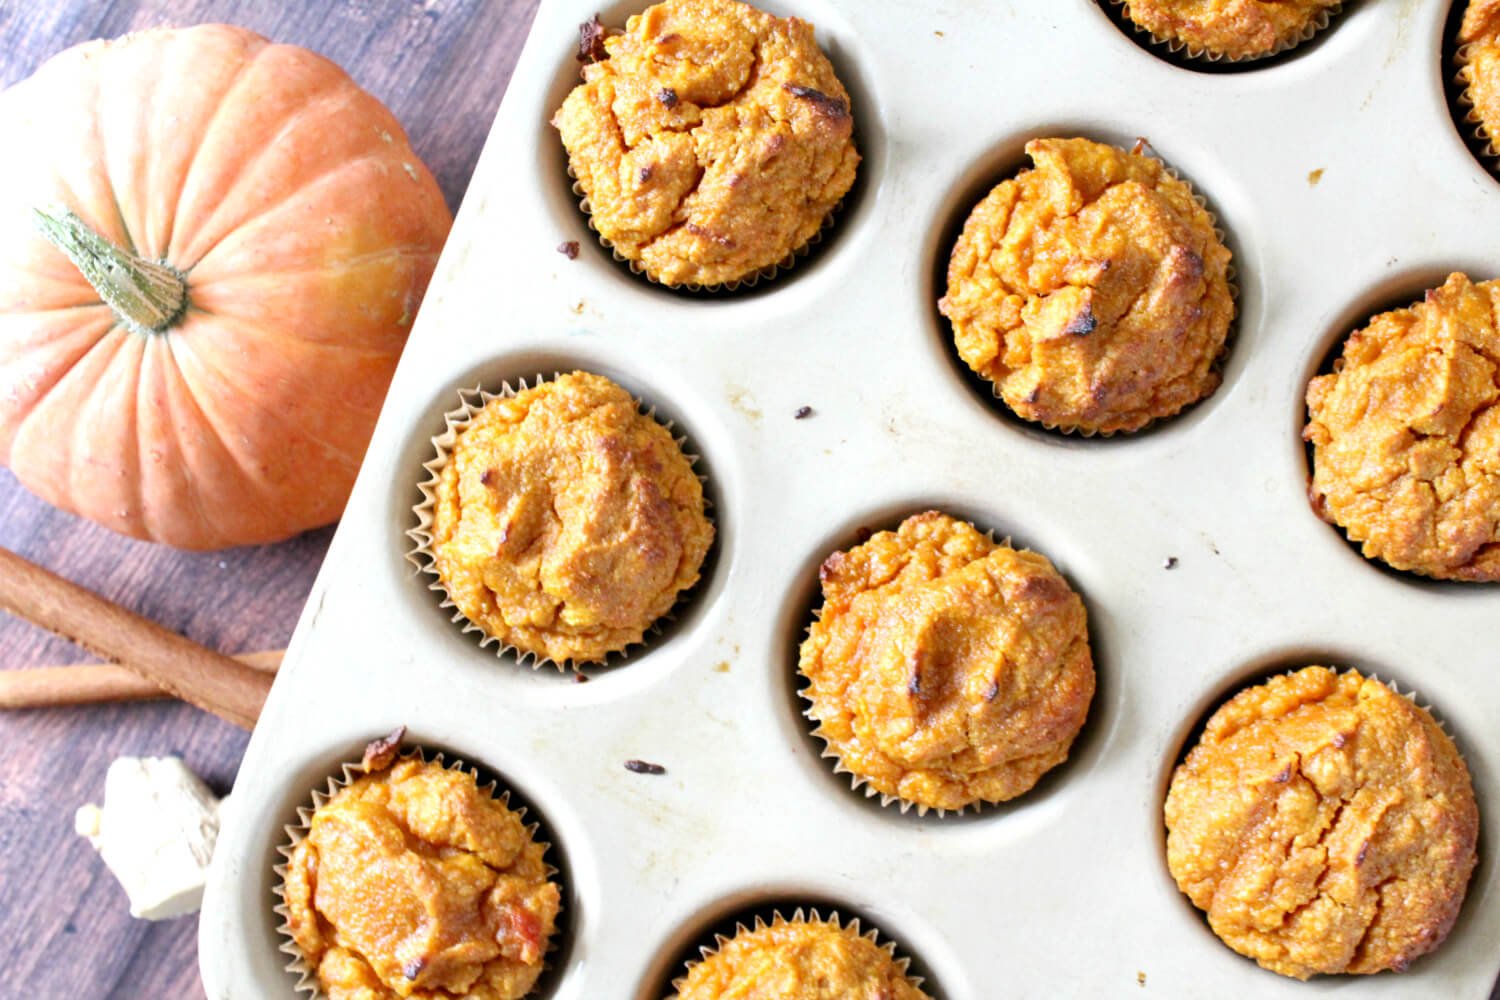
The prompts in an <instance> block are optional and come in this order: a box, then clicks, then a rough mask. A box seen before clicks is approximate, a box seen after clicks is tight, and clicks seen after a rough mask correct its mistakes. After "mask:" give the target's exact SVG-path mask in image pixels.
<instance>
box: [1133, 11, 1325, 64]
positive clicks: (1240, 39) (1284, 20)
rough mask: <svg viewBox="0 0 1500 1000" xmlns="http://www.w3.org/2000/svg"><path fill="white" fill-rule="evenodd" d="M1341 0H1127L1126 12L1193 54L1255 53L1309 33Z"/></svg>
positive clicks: (1254, 56) (1271, 50)
mask: <svg viewBox="0 0 1500 1000" xmlns="http://www.w3.org/2000/svg"><path fill="white" fill-rule="evenodd" d="M1342 3H1343V0H1127V2H1126V4H1125V16H1126V17H1127V18H1129V19H1130V20H1131V21H1133V22H1135V23H1136V24H1137V25H1139V26H1140V27H1142V28H1144V29H1145V30H1146V31H1149V32H1150V33H1151V34H1152V35H1153V36H1154V37H1155V38H1156V39H1157V40H1158V41H1161V42H1166V43H1167V44H1169V45H1170V44H1174V43H1176V44H1180V45H1185V46H1186V47H1187V50H1188V54H1189V55H1191V56H1194V57H1196V56H1199V55H1208V56H1210V57H1215V58H1224V59H1230V60H1240V59H1258V58H1260V57H1261V56H1268V55H1272V54H1274V53H1277V52H1280V51H1282V50H1284V49H1286V48H1289V47H1290V46H1292V45H1295V44H1296V43H1297V42H1299V41H1302V40H1303V39H1306V38H1308V37H1310V36H1311V35H1312V34H1313V33H1314V32H1316V31H1318V30H1319V29H1321V28H1323V27H1325V26H1326V25H1327V24H1328V18H1329V17H1330V16H1331V15H1332V14H1333V12H1334V11H1335V10H1336V9H1337V8H1338V7H1339V6H1341V5H1342Z"/></svg>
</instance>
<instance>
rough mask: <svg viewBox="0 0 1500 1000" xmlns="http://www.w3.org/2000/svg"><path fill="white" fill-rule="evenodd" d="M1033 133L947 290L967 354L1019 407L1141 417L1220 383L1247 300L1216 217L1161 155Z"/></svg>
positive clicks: (1109, 420)
mask: <svg viewBox="0 0 1500 1000" xmlns="http://www.w3.org/2000/svg"><path fill="white" fill-rule="evenodd" d="M1141 146H1142V144H1137V149H1136V150H1135V151H1131V152H1127V151H1125V150H1123V149H1118V148H1116V147H1114V146H1107V145H1104V144H1102V143H1097V142H1091V141H1090V140H1088V139H1033V140H1032V141H1031V142H1029V143H1027V144H1026V155H1027V156H1029V157H1030V158H1031V160H1032V162H1033V164H1034V166H1033V167H1032V168H1031V169H1028V170H1024V171H1022V172H1021V173H1020V174H1018V175H1017V176H1016V177H1014V178H1012V179H1010V180H1006V181H1003V182H1001V183H1000V184H998V185H997V186H996V187H995V188H994V190H992V191H991V192H990V193H989V194H988V195H987V196H986V197H985V198H984V200H983V201H981V202H980V203H979V204H978V205H977V206H975V208H974V211H973V212H972V213H971V214H970V215H969V218H968V221H967V222H966V223H965V224H964V229H963V233H962V235H961V236H960V237H959V239H958V243H957V245H956V246H954V248H953V254H952V257H951V258H950V260H949V264H948V294H947V295H946V296H944V298H943V299H942V301H940V302H939V303H938V307H939V309H940V310H941V312H942V314H943V315H944V316H946V317H948V319H949V321H950V322H951V323H952V324H953V336H954V340H955V343H956V344H957V347H958V353H959V355H960V356H961V357H962V358H963V360H964V362H965V363H966V364H968V366H969V367H970V368H972V369H973V370H974V371H975V372H977V373H978V374H980V375H982V376H984V377H985V378H986V379H988V380H989V381H990V382H992V383H994V385H995V389H996V392H997V394H998V395H999V396H1000V398H1001V399H1002V400H1004V402H1005V404H1006V405H1007V406H1008V407H1010V408H1011V409H1012V410H1013V411H1015V413H1016V414H1017V415H1019V416H1021V417H1022V418H1024V419H1026V420H1031V421H1036V422H1038V423H1041V424H1044V425H1046V426H1048V427H1056V428H1061V429H1062V430H1066V431H1081V432H1084V433H1095V432H1102V433H1111V432H1114V431H1133V430H1139V429H1141V428H1142V427H1145V426H1146V425H1147V424H1150V423H1151V422H1152V421H1155V420H1159V419H1161V418H1163V417H1169V416H1171V415H1172V414H1174V413H1177V412H1178V411H1179V410H1181V409H1182V408H1183V407H1185V406H1187V405H1189V404H1190V403H1194V402H1196V401H1197V400H1199V399H1202V398H1203V397H1205V396H1207V395H1209V394H1210V393H1212V392H1213V391H1214V389H1216V388H1217V387H1218V385H1219V373H1218V371H1217V369H1216V366H1215V363H1216V362H1217V361H1218V359H1219V356H1220V355H1221V354H1222V353H1223V351H1224V344H1225V339H1226V337H1227V336H1228V333H1229V325H1230V322H1231V321H1232V320H1233V319H1234V298H1233V296H1232V294H1231V292H1230V288H1229V279H1228V269H1229V251H1228V250H1227V249H1225V247H1224V244H1223V243H1222V242H1221V241H1220V240H1219V237H1218V235H1217V234H1216V233H1215V232H1214V224H1213V219H1212V217H1210V216H1209V214H1208V212H1207V211H1206V210H1205V209H1204V208H1203V206H1202V205H1200V204H1199V203H1198V201H1197V200H1195V198H1194V197H1193V192H1192V189H1191V188H1189V187H1188V186H1187V184H1185V183H1183V182H1182V181H1180V180H1178V179H1177V178H1176V177H1174V176H1172V174H1171V173H1170V172H1169V171H1168V170H1167V168H1166V167H1165V166H1163V164H1162V163H1161V161H1160V160H1157V159H1156V158H1154V157H1151V156H1146V155H1143V154H1142V153H1141V152H1140V151H1139V150H1140V149H1141Z"/></svg>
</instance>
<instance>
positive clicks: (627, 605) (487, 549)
mask: <svg viewBox="0 0 1500 1000" xmlns="http://www.w3.org/2000/svg"><path fill="white" fill-rule="evenodd" d="M434 494H435V497H434V499H435V503H434V507H433V522H432V552H433V557H434V564H435V568H436V570H437V573H438V577H439V579H440V580H441V581H442V583H443V585H444V586H445V588H446V589H447V592H448V595H449V597H450V598H451V599H452V601H453V603H454V604H455V605H456V606H457V607H458V609H459V610H460V611H461V612H463V614H464V616H465V617H467V618H468V619H469V621H471V622H473V623H474V624H475V625H478V626H479V627H480V628H482V629H483V630H484V631H485V632H486V633H488V634H489V635H491V636H494V637H495V638H497V639H499V640H500V641H501V642H503V643H505V644H506V645H509V646H512V647H514V648H515V649H517V650H519V651H521V652H523V653H530V654H533V655H535V656H536V657H538V658H539V659H542V660H552V661H555V662H556V663H558V664H559V665H560V664H562V663H564V662H567V661H576V662H580V663H588V662H598V661H602V660H604V659H605V658H606V657H608V655H609V654H610V653H613V652H618V651H620V650H622V649H624V648H625V647H626V646H629V645H631V644H632V643H636V642H639V641H640V640H641V638H642V636H643V635H644V634H645V631H646V629H647V628H649V627H650V626H651V625H652V623H653V622H655V621H656V620H657V619H659V618H660V617H661V616H662V615H664V614H666V613H667V612H668V611H669V610H671V608H672V605H673V604H675V603H676V601H677V596H678V594H679V593H681V592H682V591H684V590H686V589H688V588H689V587H691V586H693V584H695V583H696V582H697V581H698V572H699V570H700V568H701V567H702V565H703V559H704V556H705V555H707V553H708V549H709V546H710V545H711V544H712V542H713V537H714V529H713V525H712V524H710V523H709V521H708V518H707V516H706V515H705V512H704V499H703V484H702V483H701V482H700V481H699V479H698V477H697V475H695V474H694V472H693V467H692V464H691V463H690V462H689V461H688V459H687V457H686V456H685V455H684V454H683V453H682V449H681V448H680V447H679V446H678V444H677V442H676V441H675V440H673V438H672V434H671V432H670V431H668V430H667V429H666V428H665V427H663V426H662V425H661V424H659V423H657V422H656V421H655V420H653V419H652V418H651V417H648V416H646V415H645V414H643V413H641V412H640V409H639V407H638V406H637V404H636V402H635V400H634V399H632V398H631V396H630V394H629V393H627V392H626V391H625V390H624V389H622V388H620V387H619V386H618V385H616V384H615V383H613V382H611V381H610V380H609V379H607V378H604V377H603V376H602V375H591V374H588V373H586V372H574V373H572V374H570V375H564V376H562V377H560V378H558V379H556V380H554V381H551V382H543V383H541V384H540V385H537V386H535V387H534V388H531V389H527V390H524V391H522V392H519V393H517V394H516V395H514V396H511V397H505V398H498V399H493V400H491V401H490V402H489V403H487V404H486V405H485V407H484V409H483V410H481V411H480V412H479V413H478V414H477V415H476V416H475V417H474V419H473V421H472V422H471V423H470V424H469V425H468V426H467V427H465V428H463V429H462V430H460V431H459V433H458V436H457V440H456V441H455V442H454V445H453V452H452V455H451V456H450V458H449V461H448V463H447V464H446V465H445V466H444V467H443V468H442V470H441V472H440V473H439V480H438V483H437V485H436V487H435V489H434Z"/></svg>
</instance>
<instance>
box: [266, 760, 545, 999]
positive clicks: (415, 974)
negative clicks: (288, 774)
mask: <svg viewBox="0 0 1500 1000" xmlns="http://www.w3.org/2000/svg"><path fill="white" fill-rule="evenodd" d="M375 745H376V744H372V747H374V746H375ZM394 750H395V747H394V746H391V747H388V748H387V756H386V757H385V759H384V760H383V761H376V762H374V763H372V764H370V765H369V766H370V769H371V773H369V774H366V775H365V776H364V777H361V778H359V779H358V780H356V781H354V782H353V783H352V784H350V785H349V786H348V787H346V788H343V789H340V790H339V792H338V793H337V794H336V795H334V796H333V797H332V798H331V799H329V800H328V801H327V802H325V803H324V804H323V805H322V806H320V807H318V809H317V810H316V811H315V812H314V813H313V817H312V823H311V826H310V828H309V830H308V832H307V835H306V837H304V838H303V839H302V841H301V842H300V843H298V844H297V846H296V848H295V849H294V850H293V853H292V857H291V861H290V863H289V865H288V866H287V873H286V879H285V882H284V883H283V893H284V895H285V899H286V908H287V922H288V927H289V930H290V933H291V935H292V939H293V940H294V941H295V942H296V944H297V947H298V948H299V949H300V950H301V952H302V954H303V956H304V958H306V960H307V963H308V965H309V966H311V967H312V968H313V969H314V971H315V973H316V976H317V980H318V984H319V986H320V987H321V989H322V991H323V994H324V995H325V996H327V997H328V998H330V1000H397V998H398V997H412V996H415V997H434V998H436V997H445V996H464V997H469V998H472V1000H514V998H517V997H523V996H525V995H526V994H527V993H529V992H530V991H531V988H532V986H533V985H534V984H535V983H536V980H537V977H538V976H540V975H541V973H542V969H543V961H542V958H543V954H544V953H545V951H546V949H547V941H548V939H549V938H550V937H551V936H552V933H553V931H554V930H555V928H556V920H557V914H558V910H559V907H560V905H561V895H560V893H559V890H558V887H557V884H556V883H555V882H553V881H551V879H550V878H549V876H548V868H547V865H546V862H545V861H544V860H543V855H544V854H545V852H546V848H545V845H542V844H538V843H536V842H535V841H534V840H533V839H532V836H531V832H530V831H529V830H528V829H527V827H526V825H525V824H524V823H523V822H522V820H521V817H520V816H519V815H518V814H517V813H515V812H512V811H511V810H510V809H508V808H506V806H505V805H503V804H502V803H500V802H498V801H496V800H495V799H494V798H493V797H492V796H491V795H490V794H488V793H487V792H485V791H482V790H481V789H480V788H479V787H478V785H477V784H476V783H475V781H474V777H473V775H470V774H465V773H462V772H458V771H451V770H448V769H446V768H444V767H442V766H440V765H438V764H435V763H430V762H427V761H424V760H422V759H421V758H420V757H407V758H404V759H401V760H398V761H395V763H394V764H392V759H393V757H394ZM366 760H367V761H369V760H370V756H369V754H368V753H367V756H366Z"/></svg>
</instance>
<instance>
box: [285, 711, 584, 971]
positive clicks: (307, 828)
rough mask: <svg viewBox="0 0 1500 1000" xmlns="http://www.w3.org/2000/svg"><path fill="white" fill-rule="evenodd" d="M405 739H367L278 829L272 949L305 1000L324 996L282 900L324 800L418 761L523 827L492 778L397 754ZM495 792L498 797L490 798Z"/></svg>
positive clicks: (412, 751)
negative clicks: (470, 787)
mask: <svg viewBox="0 0 1500 1000" xmlns="http://www.w3.org/2000/svg"><path fill="white" fill-rule="evenodd" d="M405 735H406V727H405V726H402V727H401V728H399V729H397V730H396V731H395V732H393V733H390V734H389V735H387V736H384V737H381V738H380V739H377V740H372V741H371V742H370V743H369V744H368V745H367V746H366V747H365V754H364V757H363V759H361V760H359V761H357V762H350V761H345V762H344V763H343V764H342V765H341V766H340V774H339V775H337V776H335V775H329V776H328V779H327V784H326V786H325V787H324V788H322V789H318V788H314V789H312V790H311V791H309V793H308V801H309V802H310V803H311V805H304V806H298V807H297V822H296V823H289V824H287V825H286V826H284V827H283V828H282V830H283V832H284V833H285V834H286V840H285V841H284V842H282V843H281V844H280V845H278V846H277V848H276V853H277V854H279V855H281V858H282V861H281V863H280V864H277V865H275V866H273V867H272V869H271V870H272V872H273V873H274V874H275V876H276V885H275V887H274V888H273V889H272V890H271V891H272V893H273V895H275V897H276V899H277V903H276V905H275V906H274V907H272V912H273V913H275V914H276V915H277V916H278V917H280V918H281V923H280V924H279V925H278V926H277V928H276V933H277V934H278V935H279V936H280V937H281V938H282V941H281V944H280V946H279V948H278V950H279V951H280V952H281V953H282V954H283V955H286V956H287V963H286V965H284V966H282V968H283V969H285V970H286V971H287V972H289V973H291V974H292V975H294V976H296V977H297V983H296V986H295V987H294V989H295V990H296V991H297V992H298V993H306V994H308V997H309V1000H327V994H326V993H324V992H323V988H322V985H321V984H320V983H319V981H318V970H317V966H315V965H313V964H312V963H311V962H310V961H308V959H307V956H306V955H304V954H303V953H302V949H301V948H299V947H298V946H297V942H296V939H294V938H293V937H292V925H291V910H290V908H289V907H288V905H287V901H286V874H287V869H288V868H289V867H290V865H291V863H292V854H293V852H294V851H296V849H297V845H298V844H300V843H302V841H303V840H305V839H306V838H307V835H308V834H309V833H310V832H311V831H312V819H313V814H314V813H315V812H317V810H319V809H321V808H323V806H324V805H325V804H327V802H328V801H329V800H330V799H332V798H333V797H334V796H335V795H337V794H338V793H339V792H341V791H343V790H344V789H345V788H348V787H349V786H350V785H352V784H353V783H354V782H355V781H357V780H358V779H360V778H362V777H364V776H365V775H367V774H375V773H379V772H380V771H383V770H385V769H386V768H388V767H390V766H392V765H394V764H395V763H396V762H397V761H399V760H405V759H407V758H410V757H418V758H420V759H422V760H425V761H427V762H428V763H430V764H437V765H438V766H439V767H442V768H444V769H446V770H449V771H455V772H457V773H459V774H466V775H468V776H470V777H472V778H473V779H474V783H475V784H476V785H477V786H478V788H479V791H480V792H481V793H483V794H485V795H488V796H489V797H490V798H492V799H493V800H495V801H496V802H498V803H500V804H501V805H502V806H504V807H505V808H507V809H510V811H511V812H513V813H515V814H516V815H517V816H519V817H520V819H521V821H522V822H523V823H525V820H526V812H527V810H526V807H525V806H516V807H512V806H511V804H510V790H509V789H501V788H500V783H499V781H498V780H497V779H491V780H490V781H489V783H488V784H481V781H482V780H483V779H482V778H481V776H480V774H479V769H478V768H476V767H471V766H470V765H468V764H465V763H464V762H463V761H462V760H460V759H458V758H457V757H455V758H453V759H452V760H451V761H450V760H445V759H444V755H443V754H442V753H441V752H434V753H432V754H431V755H430V756H429V755H428V753H427V752H426V751H424V750H423V749H422V748H421V747H409V748H406V749H402V747H401V743H402V740H403V739H404V737H405ZM382 753H384V754H389V756H388V757H385V759H384V760H381V759H380V755H381V754H382ZM372 756H373V757H374V758H375V760H374V763H376V764H378V766H373V767H372V766H371V764H372ZM497 791H498V793H499V794H496V793H497ZM525 826H526V834H527V836H528V837H529V838H530V839H531V841H532V842H533V843H535V844H539V845H540V846H541V848H542V854H543V859H544V863H545V865H546V877H547V879H548V880H549V881H553V882H555V881H557V875H558V870H557V866H556V865H553V864H552V863H551V862H550V861H546V860H545V858H546V855H547V854H550V853H551V851H552V842H551V841H550V840H546V839H543V838H542V834H543V833H544V831H543V830H542V829H541V824H540V823H538V822H535V821H533V822H531V823H525ZM558 912H559V914H561V912H562V907H561V904H560V905H559V910H558ZM560 937H561V933H560V931H558V930H554V931H553V933H552V934H551V936H550V937H548V939H547V947H546V949H545V950H544V951H543V956H544V957H543V959H542V972H543V974H544V975H545V973H546V971H547V970H548V969H550V968H551V965H550V963H549V962H548V960H547V959H546V957H545V956H546V955H550V954H551V953H552V952H554V951H556V950H557V949H558V947H559V939H560Z"/></svg>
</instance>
